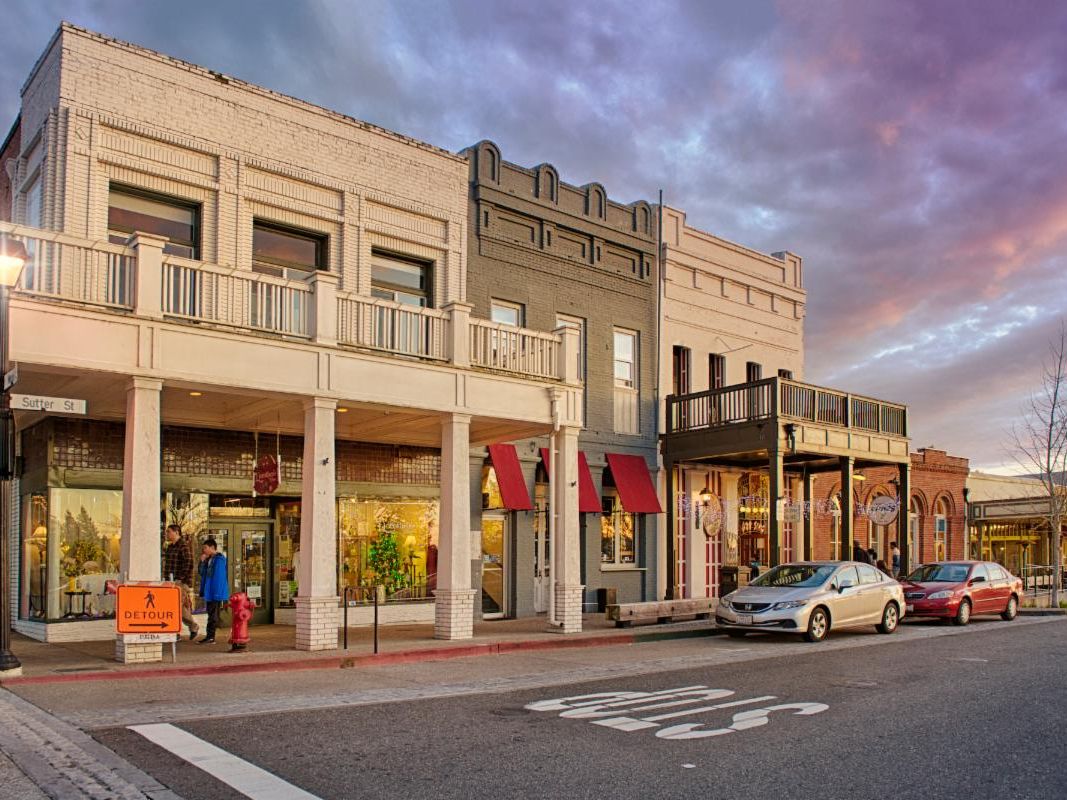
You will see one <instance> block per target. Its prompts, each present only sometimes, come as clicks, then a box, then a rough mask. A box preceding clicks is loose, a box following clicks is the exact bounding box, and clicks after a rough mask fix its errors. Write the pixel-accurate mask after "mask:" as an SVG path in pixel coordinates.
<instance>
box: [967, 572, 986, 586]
mask: <svg viewBox="0 0 1067 800" xmlns="http://www.w3.org/2000/svg"><path fill="white" fill-rule="evenodd" d="M976 583H985V578H984V577H982V576H981V575H979V576H978V577H977V578H971V580H970V583H969V584H968V585H969V586H974V585H975V584H976Z"/></svg>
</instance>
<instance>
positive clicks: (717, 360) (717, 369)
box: [708, 353, 726, 389]
mask: <svg viewBox="0 0 1067 800" xmlns="http://www.w3.org/2000/svg"><path fill="white" fill-rule="evenodd" d="M725 385H726V356H721V355H719V354H718V353H709V354H708V388H709V389H721V388H722V387H723V386H725Z"/></svg>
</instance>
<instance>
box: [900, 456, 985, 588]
mask: <svg viewBox="0 0 1067 800" xmlns="http://www.w3.org/2000/svg"><path fill="white" fill-rule="evenodd" d="M897 470H898V472H897V502H898V503H899V504H900V505H899V506H898V507H897V547H899V548H900V570H901V572H903V573H904V574H905V575H906V574H908V573H909V572H911V542H909V541H908V538H909V536H910V534H911V530H910V528H911V524H910V522H911V514H910V512H911V463H910V459H909V463H906V464H899V465H898V466H897ZM915 545H916V547H917V546H918V545H919V543H918V542H916V543H915ZM978 558H981V555H979V556H978ZM894 577H895V576H894Z"/></svg>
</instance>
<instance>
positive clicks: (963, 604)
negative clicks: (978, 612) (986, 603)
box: [952, 600, 971, 625]
mask: <svg viewBox="0 0 1067 800" xmlns="http://www.w3.org/2000/svg"><path fill="white" fill-rule="evenodd" d="M970 621H971V601H970V600H961V601H960V607H959V608H957V609H956V616H954V617H953V618H952V624H953V625H966V624H967V623H968V622H970Z"/></svg>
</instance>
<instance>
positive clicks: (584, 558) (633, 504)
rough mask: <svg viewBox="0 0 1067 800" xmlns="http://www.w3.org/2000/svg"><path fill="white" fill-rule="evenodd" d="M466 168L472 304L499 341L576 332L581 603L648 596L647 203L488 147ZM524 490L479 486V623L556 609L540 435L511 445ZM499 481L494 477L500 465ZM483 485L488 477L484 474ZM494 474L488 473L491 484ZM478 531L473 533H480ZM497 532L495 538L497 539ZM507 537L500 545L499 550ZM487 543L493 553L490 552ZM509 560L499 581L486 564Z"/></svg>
mask: <svg viewBox="0 0 1067 800" xmlns="http://www.w3.org/2000/svg"><path fill="white" fill-rule="evenodd" d="M464 152H465V155H467V157H468V158H469V161H470V198H471V200H470V213H469V229H468V230H469V234H468V240H467V241H468V260H467V297H468V300H469V302H470V303H471V304H472V305H473V308H474V311H473V313H474V314H475V315H476V316H478V317H485V318H487V319H489V320H490V321H491V322H492V324H493V325H495V326H496V329H497V330H498V332H499V333H498V335H499V336H501V337H507V336H509V332H510V331H511V330H513V329H514V327H515V326H522V325H528V326H530V327H533V328H537V329H542V330H557V332H562V331H568V330H569V331H572V332H573V333H574V334H575V335H576V336H577V338H578V342H579V354H578V359H577V361H576V363H575V369H576V370H577V372H578V373H579V375H580V376H581V378H582V380H583V383H584V387H585V390H584V402H583V409H584V419H583V423H584V425H583V429H582V431H581V434H580V435H579V440H578V442H579V448H580V452H581V460H580V465H579V488H580V496H579V511H580V523H579V525H580V527H579V531H580V533H579V537H580V550H581V563H580V573H581V584H582V585H583V586H584V589H583V606H584V608H585V609H586V610H587V611H591V610H596V608H597V605H598V597H599V599H600V601H601V603H602V602H603V601H604V598H605V596H606V595H605V593H604V592H603V591H601V590H614V591H613V593H612V594H613V596H615V597H617V599H618V600H619V602H636V601H640V600H645V599H652V597H653V595H654V593H655V586H656V574H657V569H658V568H659V566H660V564H661V563H662V562H661V561H660V560H659V559H658V548H657V543H656V538H657V537H656V533H657V528H658V514H659V512H660V510H661V507H660V504H659V501H658V499H657V498H656V496H655V495H656V492H655V488H654V484H653V479H652V477H651V470H654V469H655V466H656V452H657V437H656V422H655V419H654V414H655V401H654V398H655V391H656V385H655V379H656V366H657V359H656V352H657V351H656V346H657V345H656V295H655V293H656V238H655V220H654V219H653V216H652V209H651V207H650V206H649V205H648V203H646V202H643V201H639V202H635V203H631V204H627V205H624V204H620V203H616V202H614V201H613V200H611V199H610V198H609V197H608V196H607V194H606V192H605V190H604V187H603V186H601V185H600V184H597V183H592V184H588V185H585V186H580V187H579V186H572V185H569V184H567V183H565V182H563V181H561V180H560V177H559V174H558V173H557V171H556V170H555V168H554V167H552V165H550V164H541V165H539V166H536V167H533V168H525V167H521V166H519V165H516V164H512V163H510V162H507V161H505V160H503V159H502V158H501V154H500V150H499V148H497V146H496V145H495V144H493V143H492V142H489V141H483V142H480V143H478V144H477V145H475V146H473V147H471V148H469V149H468V150H466V151H464ZM515 446H516V448H517V454H518V458H519V460H520V461H521V468H520V469H521V475H518V476H517V477H516V478H515V483H516V484H518V483H521V487H517V489H518V488H521V491H516V493H515V494H516V496H515V497H514V498H509V497H508V496H507V493H506V492H505V493H504V495H503V496H499V495H497V494H496V493H494V492H491V491H488V490H487V491H485V492H484V494H483V498H484V503H483V510H482V512H481V515H480V516H481V520H482V540H483V543H484V549H483V553H484V555H483V557H484V559H485V561H486V564H487V565H491V566H490V567H489V569H491V573H490V572H487V573H486V576H487V577H491V579H492V582H493V583H492V587H491V588H490V586H489V585H488V584H483V594H482V598H483V604H484V605H483V610H484V612H485V613H486V614H494V615H495V614H505V615H514V616H526V615H529V614H532V613H540V612H546V613H549V614H551V613H552V609H551V607H550V602H549V597H550V594H548V593H547V591H546V589H547V587H548V586H549V585H550V583H551V580H552V575H551V569H550V566H549V565H548V555H549V554H550V553H551V552H552V548H553V538H554V537H553V532H552V531H551V530H550V527H551V526H550V525H549V517H548V514H550V512H551V503H550V502H549V500H548V494H547V481H548V478H549V475H550V473H551V471H552V460H553V458H554V454H553V453H551V452H550V448H549V444H548V442H547V441H546V440H544V439H536V440H535V439H530V440H525V441H520V442H517V443H516V445H515ZM497 472H498V470H497ZM486 474H487V476H488V471H487V473H486ZM494 478H495V475H494ZM475 528H477V525H476V526H475ZM501 532H502V533H501ZM501 538H502V540H503V545H504V546H503V549H502V551H501V550H500V547H499V545H496V544H495V543H496V542H497V541H499V540H500V539H501ZM489 548H496V550H497V552H496V553H490V551H489ZM496 559H500V560H501V562H502V563H503V564H504V568H505V572H506V573H510V574H505V575H503V576H502V577H503V580H501V579H500V577H498V576H497V570H496V569H495V566H493V562H494V561H495V560H496Z"/></svg>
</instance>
